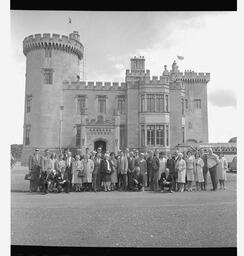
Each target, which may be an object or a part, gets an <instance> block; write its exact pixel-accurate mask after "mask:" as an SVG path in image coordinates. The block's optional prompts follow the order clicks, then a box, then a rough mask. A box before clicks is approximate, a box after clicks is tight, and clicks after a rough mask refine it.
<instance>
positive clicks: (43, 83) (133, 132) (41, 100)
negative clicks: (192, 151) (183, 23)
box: [22, 31, 210, 162]
mask: <svg viewBox="0 0 244 256" xmlns="http://www.w3.org/2000/svg"><path fill="white" fill-rule="evenodd" d="M23 52H24V54H25V55H26V88H25V97H26V99H25V115H24V131H23V145H24V147H23V153H22V162H26V159H27V157H28V155H29V154H30V153H32V152H33V149H34V148H35V147H39V148H40V149H41V150H44V149H45V148H49V149H51V150H55V151H58V150H60V149H63V148H70V149H71V150H76V149H80V150H81V151H82V152H84V151H85V148H86V147H89V149H90V150H93V149H96V148H97V147H98V146H102V148H103V150H109V151H114V152H117V151H118V150H119V149H124V148H126V147H128V148H136V149H139V150H140V151H144V150H149V149H156V148H159V149H161V150H165V151H169V150H170V149H172V148H174V147H175V146H177V145H178V144H181V143H186V142H201V143H207V142H208V111H207V83H208V82H209V80H210V74H209V73H195V72H193V71H185V72H184V73H182V72H180V71H179V69H178V66H177V63H176V62H175V61H174V62H173V64H172V67H171V69H170V70H168V69H167V66H166V65H165V66H164V70H162V74H161V75H160V77H156V76H152V77H151V76H150V70H145V59H144V57H134V58H132V59H131V60H130V61H131V68H130V70H126V72H125V82H124V83H109V82H81V81H80V80H79V74H80V61H81V60H82V59H83V52H84V47H83V45H82V43H81V42H80V36H79V34H78V32H77V31H74V32H73V33H71V34H70V35H69V36H60V35H58V34H53V35H52V36H51V35H50V34H43V35H41V34H35V35H34V36H33V35H31V36H28V37H26V38H25V39H24V41H23Z"/></svg>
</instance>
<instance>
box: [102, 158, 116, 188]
mask: <svg viewBox="0 0 244 256" xmlns="http://www.w3.org/2000/svg"><path fill="white" fill-rule="evenodd" d="M101 171H102V173H103V185H104V191H105V192H107V191H110V185H111V174H112V172H113V164H112V163H111V161H110V160H109V154H108V153H105V154H104V159H103V160H102V163H101Z"/></svg>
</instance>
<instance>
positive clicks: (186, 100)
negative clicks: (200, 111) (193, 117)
mask: <svg viewBox="0 0 244 256" xmlns="http://www.w3.org/2000/svg"><path fill="white" fill-rule="evenodd" d="M185 107H186V109H188V99H185Z"/></svg>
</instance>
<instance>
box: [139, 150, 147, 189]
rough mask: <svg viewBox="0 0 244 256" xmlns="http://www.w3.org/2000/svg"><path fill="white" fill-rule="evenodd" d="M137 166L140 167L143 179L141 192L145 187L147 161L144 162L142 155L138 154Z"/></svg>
mask: <svg viewBox="0 0 244 256" xmlns="http://www.w3.org/2000/svg"><path fill="white" fill-rule="evenodd" d="M138 165H139V167H140V174H141V175H142V177H143V181H142V191H144V189H145V187H146V186H147V161H146V160H145V156H144V154H143V153H140V157H139V160H138Z"/></svg>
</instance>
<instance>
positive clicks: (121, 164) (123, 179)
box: [118, 151, 128, 191]
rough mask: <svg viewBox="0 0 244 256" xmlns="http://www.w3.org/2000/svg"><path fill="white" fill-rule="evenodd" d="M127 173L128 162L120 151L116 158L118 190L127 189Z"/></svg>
mask: <svg viewBox="0 0 244 256" xmlns="http://www.w3.org/2000/svg"><path fill="white" fill-rule="evenodd" d="M127 171H128V160H127V157H126V156H125V155H124V153H123V151H120V153H119V158H118V177H119V183H120V190H124V191H125V190H126V188H127Z"/></svg>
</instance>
